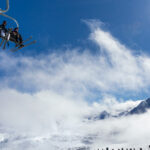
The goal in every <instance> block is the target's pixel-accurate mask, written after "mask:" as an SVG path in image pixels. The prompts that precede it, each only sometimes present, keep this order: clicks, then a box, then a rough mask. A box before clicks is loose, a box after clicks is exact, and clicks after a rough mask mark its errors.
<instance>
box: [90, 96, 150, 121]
mask: <svg viewBox="0 0 150 150" xmlns="http://www.w3.org/2000/svg"><path fill="white" fill-rule="evenodd" d="M148 109H150V98H148V99H146V100H144V101H141V102H140V104H139V105H137V106H136V107H134V108H132V109H131V110H126V111H122V112H120V113H119V114H117V115H113V114H111V113H109V112H107V111H106V110H104V111H102V112H101V113H100V114H98V115H96V116H94V117H89V119H93V120H103V119H107V118H118V117H123V116H129V115H137V114H143V113H145V112H147V110H148Z"/></svg>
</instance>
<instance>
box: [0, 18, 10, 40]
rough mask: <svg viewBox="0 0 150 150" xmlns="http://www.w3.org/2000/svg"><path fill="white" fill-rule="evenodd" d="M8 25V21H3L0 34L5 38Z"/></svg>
mask: <svg viewBox="0 0 150 150" xmlns="http://www.w3.org/2000/svg"><path fill="white" fill-rule="evenodd" d="M6 25H7V22H6V21H3V23H2V24H1V25H0V36H1V37H3V38H4V37H5V36H6V33H7V31H8V30H7V29H6Z"/></svg>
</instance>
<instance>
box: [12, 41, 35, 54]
mask: <svg viewBox="0 0 150 150" xmlns="http://www.w3.org/2000/svg"><path fill="white" fill-rule="evenodd" d="M35 43H36V41H32V42H30V43H28V44H26V45H24V46H20V47H17V48H14V49H11V50H10V51H12V52H16V51H18V50H20V49H22V48H24V47H27V46H30V45H32V44H35Z"/></svg>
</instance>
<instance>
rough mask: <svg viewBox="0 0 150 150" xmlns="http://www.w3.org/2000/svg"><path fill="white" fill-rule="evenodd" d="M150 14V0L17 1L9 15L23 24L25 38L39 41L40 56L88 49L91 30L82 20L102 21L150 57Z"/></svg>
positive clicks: (14, 2)
mask: <svg viewBox="0 0 150 150" xmlns="http://www.w3.org/2000/svg"><path fill="white" fill-rule="evenodd" d="M3 1H4V2H2V4H3V7H5V0H3ZM149 11H150V2H149V1H148V0H143V1H141V0H132V1H131V0H126V1H120V0H115V1H114V0H86V1H85V0H76V1H73V0H55V1H52V0H44V1H41V0H37V1H36V3H35V1H31V0H21V1H18V0H13V1H10V11H9V12H8V14H10V15H11V16H13V17H15V18H16V19H17V20H18V21H19V23H20V30H21V33H22V34H23V36H24V37H25V38H26V37H28V36H30V35H33V37H34V38H35V39H37V40H38V42H37V44H36V45H34V47H35V48H36V51H38V52H39V53H40V52H42V51H43V49H44V48H46V47H50V48H56V47H60V46H62V45H66V44H69V45H72V46H77V45H84V44H83V43H84V42H83V40H86V39H87V37H88V34H89V30H88V28H87V27H86V26H85V25H84V24H83V23H81V20H82V19H99V20H101V21H102V22H104V23H105V24H106V28H107V29H109V31H110V32H111V33H112V34H113V35H114V36H115V37H116V38H118V39H119V40H120V41H122V42H123V43H125V44H127V45H128V46H129V47H131V48H135V49H142V50H143V51H146V52H147V53H149V48H150V43H149V39H150V31H149V26H150V17H149Z"/></svg>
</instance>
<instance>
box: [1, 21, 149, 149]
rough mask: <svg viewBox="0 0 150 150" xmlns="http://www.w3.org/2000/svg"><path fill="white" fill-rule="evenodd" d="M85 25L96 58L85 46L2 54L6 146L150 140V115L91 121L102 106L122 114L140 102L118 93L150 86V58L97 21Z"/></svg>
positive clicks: (62, 146) (58, 146)
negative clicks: (87, 27)
mask: <svg viewBox="0 0 150 150" xmlns="http://www.w3.org/2000/svg"><path fill="white" fill-rule="evenodd" d="M85 22H86V24H87V25H88V26H89V28H90V29H91V34H90V36H89V39H90V40H91V41H93V42H94V43H95V45H96V46H97V47H98V49H99V52H98V53H97V54H96V55H94V54H92V53H91V51H92V50H91V49H90V50H83V52H81V51H80V49H82V48H74V49H71V50H70V49H67V50H65V51H61V52H58V53H49V54H47V55H44V54H41V55H38V56H35V57H33V56H17V57H16V56H13V55H11V54H8V53H5V52H1V53H0V76H1V78H0V83H1V84H0V147H1V149H2V150H3V149H4V150H5V149H7V150H10V149H15V150H19V149H22V150H26V149H29V150H32V149H36V150H43V149H45V150H47V149H49V148H51V149H54V150H55V149H68V148H72V147H81V146H87V147H91V148H92V149H94V148H97V147H102V146H108V145H112V146H113V144H115V145H116V144H118V145H120V146H122V145H124V146H128V145H131V144H132V145H135V146H137V145H138V144H141V145H144V144H147V143H148V140H149V139H150V136H149V135H150V133H149V131H150V127H149V123H150V119H149V112H148V113H146V114H144V115H140V116H132V117H126V118H120V119H112V118H111V119H108V120H103V121H89V120H87V116H89V115H95V114H99V113H100V112H101V111H103V110H107V111H109V112H110V113H113V114H116V113H119V112H121V111H123V110H129V109H131V108H133V107H135V106H136V105H137V104H138V103H139V102H140V101H136V102H135V101H132V100H129V101H126V102H125V101H124V100H123V99H119V101H118V100H117V99H116V98H115V96H116V95H117V94H118V93H121V94H122V96H123V95H126V94H127V93H128V94H129V95H132V93H134V94H135V93H138V92H141V91H142V92H143V91H144V92H147V91H148V89H149V87H150V78H149V73H150V58H149V57H148V56H146V55H144V54H139V55H135V53H134V52H135V51H134V50H131V49H129V48H128V47H127V46H125V45H123V44H122V43H121V42H119V40H117V39H116V38H114V37H113V36H112V35H111V33H110V32H108V31H105V30H104V29H103V27H102V25H101V24H100V23H99V22H97V21H85ZM110 95H112V96H110ZM94 100H95V101H94ZM144 122H147V125H145V123H144ZM137 131H139V132H137Z"/></svg>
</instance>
